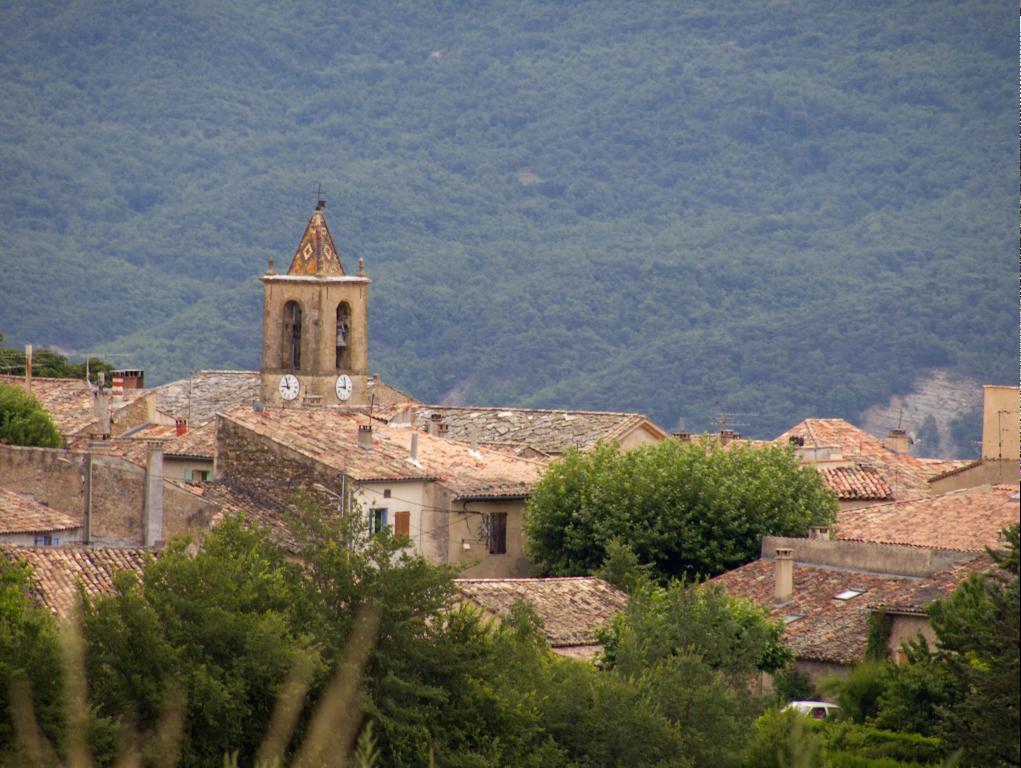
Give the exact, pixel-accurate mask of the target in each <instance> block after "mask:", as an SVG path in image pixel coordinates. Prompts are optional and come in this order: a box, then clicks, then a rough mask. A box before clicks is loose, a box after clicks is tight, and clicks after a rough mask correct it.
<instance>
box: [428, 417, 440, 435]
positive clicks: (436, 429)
mask: <svg viewBox="0 0 1021 768" xmlns="http://www.w3.org/2000/svg"><path fill="white" fill-rule="evenodd" d="M442 423H443V416H441V415H440V414H438V413H431V414H429V428H428V432H429V434H430V435H433V436H435V435H438V434H439V433H440V424H442Z"/></svg>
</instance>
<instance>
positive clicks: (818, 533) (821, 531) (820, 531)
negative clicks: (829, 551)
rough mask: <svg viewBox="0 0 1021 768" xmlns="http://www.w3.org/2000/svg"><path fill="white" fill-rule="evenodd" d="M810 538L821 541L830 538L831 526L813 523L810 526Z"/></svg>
mask: <svg viewBox="0 0 1021 768" xmlns="http://www.w3.org/2000/svg"><path fill="white" fill-rule="evenodd" d="M808 538H810V539H818V540H820V541H829V540H830V527H829V526H828V525H812V526H809V528H808Z"/></svg>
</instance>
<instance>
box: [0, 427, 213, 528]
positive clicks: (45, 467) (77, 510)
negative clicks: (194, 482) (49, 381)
mask: <svg viewBox="0 0 1021 768" xmlns="http://www.w3.org/2000/svg"><path fill="white" fill-rule="evenodd" d="M86 466H87V465H86V455H85V454H84V453H77V452H71V451H65V450H62V449H54V448H22V447H20V446H10V445H0V485H2V486H3V487H5V488H7V489H9V490H12V491H16V492H18V493H27V494H30V495H32V496H33V497H34V498H36V499H37V500H39V501H43V502H45V503H46V504H48V505H49V506H51V507H53V508H54V509H57V510H60V511H61V512H65V513H67V514H69V515H72V516H74V517H79V518H84V514H85V487H86V486H85V480H86V477H85V476H86ZM144 501H145V470H144V469H143V468H142V467H139V466H138V465H136V464H132V463H131V462H130V461H127V460H126V459H124V458H122V457H120V456H108V455H102V454H97V455H95V456H94V457H93V465H92V536H93V540H94V541H96V542H97V543H109V544H117V545H140V544H141V543H142V507H143V504H144ZM214 512H215V509H214V507H213V505H211V504H210V503H209V502H208V501H205V500H204V499H203V498H202V497H201V496H197V495H195V494H193V493H190V492H188V491H187V490H185V489H184V488H180V487H178V486H176V485H174V484H173V483H164V486H163V536H162V540H167V539H169V538H170V537H171V536H174V535H176V534H178V533H182V532H186V531H196V530H204V529H206V528H208V526H209V523H210V520H211V519H212V516H213V513H214Z"/></svg>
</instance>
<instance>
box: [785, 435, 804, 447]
mask: <svg viewBox="0 0 1021 768" xmlns="http://www.w3.org/2000/svg"><path fill="white" fill-rule="evenodd" d="M787 442H788V443H790V444H791V445H793V446H794V447H795V448H804V447H805V438H804V437H802V436H801V435H791V436H790V437H788V438H787Z"/></svg>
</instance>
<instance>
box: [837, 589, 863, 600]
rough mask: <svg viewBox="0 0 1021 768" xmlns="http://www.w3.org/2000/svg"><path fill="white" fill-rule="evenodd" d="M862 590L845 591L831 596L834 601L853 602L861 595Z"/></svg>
mask: <svg viewBox="0 0 1021 768" xmlns="http://www.w3.org/2000/svg"><path fill="white" fill-rule="evenodd" d="M863 591H864V590H861V589H845V590H844V591H843V592H839V593H837V594H835V595H834V596H833V599H834V600H853V599H854V598H856V597H858V595H860V594H862V592H863Z"/></svg>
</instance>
